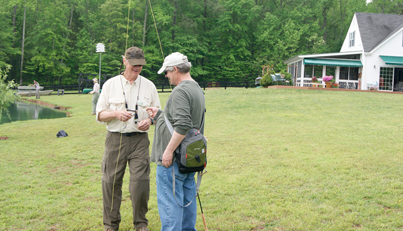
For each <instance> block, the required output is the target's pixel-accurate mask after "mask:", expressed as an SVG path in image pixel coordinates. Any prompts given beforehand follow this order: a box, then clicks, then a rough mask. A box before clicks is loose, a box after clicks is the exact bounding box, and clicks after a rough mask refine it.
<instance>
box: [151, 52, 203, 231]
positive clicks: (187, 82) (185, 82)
mask: <svg viewBox="0 0 403 231" xmlns="http://www.w3.org/2000/svg"><path fill="white" fill-rule="evenodd" d="M191 66H192V65H191V63H190V62H189V61H188V59H187V57H186V56H185V55H183V54H181V53H178V52H175V53H173V54H170V55H168V56H167V57H166V58H165V60H164V64H163V66H162V68H161V69H160V70H159V71H158V74H161V73H162V72H165V76H166V77H167V78H168V79H169V81H170V83H171V84H172V85H175V86H176V87H175V88H174V90H173V91H172V93H171V95H170V97H169V98H168V100H167V102H166V104H165V109H164V111H162V110H160V109H158V108H155V107H149V108H147V111H148V113H149V115H150V116H151V117H152V118H154V119H155V121H156V127H155V133H154V141H153V146H152V151H151V161H153V162H155V163H156V164H157V176H156V181H157V199H158V211H159V215H160V219H161V230H163V231H177V230H196V229H195V225H196V216H197V203H196V197H195V196H196V184H195V179H194V174H195V173H187V174H182V173H180V172H179V170H178V165H177V163H176V162H173V159H174V155H173V153H174V151H175V149H176V148H177V147H178V146H179V144H180V143H181V142H182V140H183V139H184V138H185V136H186V134H187V132H188V131H189V130H190V129H191V128H196V129H200V125H201V122H202V118H203V110H204V109H205V103H204V93H203V91H202V89H201V88H200V86H199V84H198V83H197V82H196V81H195V80H194V79H192V77H191V76H190V73H189V71H190V68H191ZM164 115H165V116H166V117H167V119H168V120H169V122H170V123H171V124H172V127H173V128H174V132H173V134H172V135H171V133H170V132H169V130H168V128H167V126H166V123H165V120H164ZM172 168H174V169H175V176H172ZM172 177H175V197H176V198H175V197H174V195H173V193H172V188H173V185H172ZM191 201H193V202H192V203H191V204H190V205H189V206H188V207H183V206H181V205H187V204H188V203H189V202H191ZM178 203H179V204H180V205H178Z"/></svg>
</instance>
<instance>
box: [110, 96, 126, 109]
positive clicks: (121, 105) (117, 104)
mask: <svg viewBox="0 0 403 231" xmlns="http://www.w3.org/2000/svg"><path fill="white" fill-rule="evenodd" d="M109 105H110V109H111V110H112V111H120V110H125V101H124V100H123V99H121V98H110V99H109Z"/></svg>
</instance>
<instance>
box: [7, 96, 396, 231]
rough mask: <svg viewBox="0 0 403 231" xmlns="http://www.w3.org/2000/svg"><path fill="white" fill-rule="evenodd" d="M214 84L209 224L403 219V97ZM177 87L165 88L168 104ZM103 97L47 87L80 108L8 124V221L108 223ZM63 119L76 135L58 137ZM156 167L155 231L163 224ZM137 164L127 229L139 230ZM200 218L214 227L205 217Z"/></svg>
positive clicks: (347, 226)
mask: <svg viewBox="0 0 403 231" xmlns="http://www.w3.org/2000/svg"><path fill="white" fill-rule="evenodd" d="M205 93H206V107H207V113H206V129H205V130H206V134H205V135H206V136H207V138H208V139H209V143H208V145H209V146H208V149H209V151H208V158H209V159H208V160H209V163H208V166H207V171H208V173H207V174H206V175H205V176H204V177H203V182H202V186H201V191H200V196H201V200H202V204H203V210H204V214H205V216H206V220H207V225H208V228H209V230H356V229H360V230H386V229H388V230H402V229H403V219H402V217H403V211H402V208H403V168H402V165H403V154H402V150H403V136H402V134H403V119H402V115H403V113H402V112H403V110H402V109H403V95H397V94H382V93H372V92H347V91H340V92H337V91H313V90H295V89H263V88H257V89H251V88H249V89H233V88H232V89H231V88H228V89H226V90H224V89H218V90H216V89H215V90H206V91H205ZM168 96H169V93H161V94H160V100H161V103H163V106H164V104H165V101H166V99H167V98H168ZM32 98H34V97H31V99H32ZM91 99H92V95H88V94H85V95H83V94H78V95H69V94H66V95H64V96H56V95H52V96H43V97H41V100H43V101H46V102H49V103H52V104H55V105H59V106H65V107H71V109H69V112H70V113H71V117H68V118H61V119H50V120H32V121H21V122H12V123H8V124H2V125H0V136H8V137H9V139H7V140H0V156H1V161H0V185H1V187H0V230H103V225H102V191H101V167H100V166H101V162H102V155H103V150H104V140H105V134H106V129H105V125H102V124H98V123H96V122H95V117H94V116H91ZM62 129H63V130H65V131H66V132H67V133H68V137H65V138H56V134H57V132H58V131H59V130H62ZM153 134H154V131H153V129H151V131H150V139H151V140H152V138H153ZM155 167H156V166H155V164H154V163H152V165H151V168H152V172H151V195H150V201H149V212H148V214H147V217H148V219H149V229H150V230H151V231H156V230H160V222H159V215H158V208H157V202H156V201H157V198H156V187H155ZM126 173H127V174H128V171H126ZM127 174H126V177H125V182H124V186H123V202H122V207H121V214H122V223H121V230H132V229H133V225H132V214H131V202H130V197H129V192H128V175H127ZM199 213H200V209H199ZM196 228H197V229H198V230H204V228H203V222H202V220H201V216H199V217H198V221H197V225H196Z"/></svg>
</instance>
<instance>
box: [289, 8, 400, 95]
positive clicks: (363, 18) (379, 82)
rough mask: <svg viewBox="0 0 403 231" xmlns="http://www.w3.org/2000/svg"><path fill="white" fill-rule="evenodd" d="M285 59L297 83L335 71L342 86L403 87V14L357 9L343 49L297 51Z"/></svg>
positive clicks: (385, 88)
mask: <svg viewBox="0 0 403 231" xmlns="http://www.w3.org/2000/svg"><path fill="white" fill-rule="evenodd" d="M284 63H286V64H287V66H288V72H289V73H291V75H292V76H293V78H294V84H295V85H296V86H312V83H311V78H312V77H313V76H316V77H317V78H319V80H321V78H322V77H323V76H325V75H333V76H334V77H335V81H336V82H337V83H339V84H340V88H348V89H361V90H367V89H369V88H370V87H373V88H377V89H378V90H380V91H403V15H393V14H375V13H355V14H354V17H353V19H352V21H351V24H350V28H349V29H348V32H347V35H346V37H345V39H344V43H343V45H342V47H341V49H340V52H338V53H326V54H312V55H297V56H295V57H292V58H290V59H288V60H286V61H284Z"/></svg>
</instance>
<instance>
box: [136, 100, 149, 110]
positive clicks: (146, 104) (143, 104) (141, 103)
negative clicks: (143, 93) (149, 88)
mask: <svg viewBox="0 0 403 231" xmlns="http://www.w3.org/2000/svg"><path fill="white" fill-rule="evenodd" d="M138 104H139V106H140V107H142V108H144V109H146V108H147V107H150V105H151V98H148V97H142V98H141V99H140V100H139V102H138Z"/></svg>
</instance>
